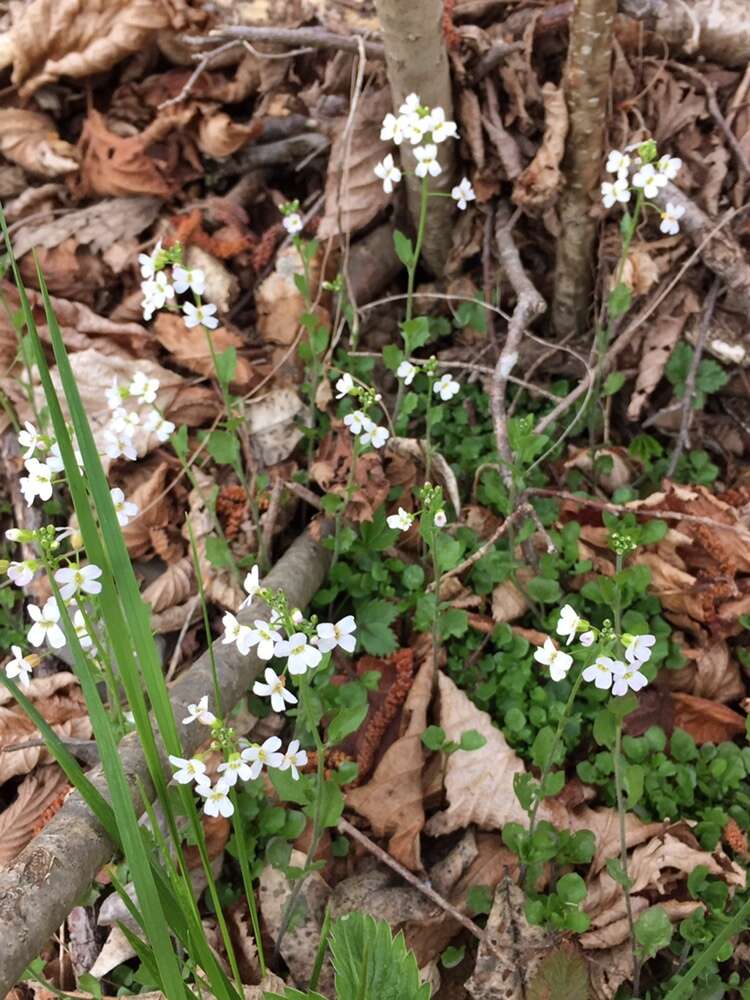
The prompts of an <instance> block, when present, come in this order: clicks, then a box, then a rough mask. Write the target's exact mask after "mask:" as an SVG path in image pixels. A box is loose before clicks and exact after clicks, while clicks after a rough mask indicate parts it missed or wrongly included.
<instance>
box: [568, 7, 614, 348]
mask: <svg viewBox="0 0 750 1000" xmlns="http://www.w3.org/2000/svg"><path fill="white" fill-rule="evenodd" d="M616 11H617V0H578V2H577V4H576V8H575V11H574V13H573V17H572V19H571V23H570V45H569V48H568V61H567V64H566V67H565V77H564V89H565V94H566V98H567V102H568V111H569V114H570V129H569V132H568V142H567V152H566V156H565V162H564V167H563V169H564V173H565V179H566V188H565V190H564V192H563V196H562V199H561V203H560V224H561V232H560V239H559V241H558V244H557V259H556V261H555V292H554V302H553V307H552V317H553V321H554V325H555V329H556V331H557V332H558V334H560V335H565V334H568V333H571V332H580V331H581V330H583V329H584V328H585V326H586V322H587V319H588V316H589V312H590V309H591V293H592V289H593V253H594V242H595V239H596V229H597V223H596V221H595V220H594V219H592V218H591V208H592V204H593V201H594V200H595V198H596V197H597V196H598V190H599V181H600V176H601V169H602V154H603V152H604V148H603V144H604V126H605V123H606V119H607V95H608V91H609V74H610V63H611V58H612V26H613V24H614V19H615V13H616Z"/></svg>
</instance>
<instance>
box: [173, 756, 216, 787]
mask: <svg viewBox="0 0 750 1000" xmlns="http://www.w3.org/2000/svg"><path fill="white" fill-rule="evenodd" d="M169 763H170V764H171V765H172V767H176V768H177V770H176V771H175V773H174V774H173V775H172V777H173V778H174V780H175V781H176V782H177V784H178V785H189V784H190V783H191V782H192V781H194V782H195V783H196V785H207V784H210V783H211V779H210V778H209V777H208V775H207V774H206V765H205V764H204V763H203V761H202V760H198V758H197V757H176V756H175V755H174V754H170V755H169Z"/></svg>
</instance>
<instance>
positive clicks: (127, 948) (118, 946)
mask: <svg viewBox="0 0 750 1000" xmlns="http://www.w3.org/2000/svg"><path fill="white" fill-rule="evenodd" d="M135 954H136V952H135V948H134V947H133V946H132V944H131V943H130V939H129V938H127V937H125V934H124V933H123V932H122V931H121V930H120V928H119V927H112V928H110V931H109V934H108V935H107V940H106V941H105V942H104V944H103V945H102V950H101V951H100V952H99V954H98V956H97V959H96V961H95V962H94V964H93V965H92V966H91V968H90V969H89V970H88V971H89V975H91V976H94V977H95V978H96V979H102V978H103V977H104V976H106V975H107V973H109V972H111V971H112V969H116V968H117V966H118V965H122V963H123V962H128V961H129V960H130V959H131V958H134V957H135Z"/></svg>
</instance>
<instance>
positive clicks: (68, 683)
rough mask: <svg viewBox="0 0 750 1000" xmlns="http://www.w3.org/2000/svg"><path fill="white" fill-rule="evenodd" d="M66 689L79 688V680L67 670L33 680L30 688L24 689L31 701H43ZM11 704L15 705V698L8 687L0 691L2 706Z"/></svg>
mask: <svg viewBox="0 0 750 1000" xmlns="http://www.w3.org/2000/svg"><path fill="white" fill-rule="evenodd" d="M66 688H78V678H77V677H76V676H75V674H71V673H68V671H67V670H61V671H60V672H59V673H57V674H50V675H49V677H34V678H32V680H31V681H30V683H29V686H28V687H27V688H24V694H25V695H26V697H27V698H30V699H31V701H41V700H42V699H44V698H51V697H52V695H54V694H56V693H57V692H58V691H61V690H64V689H66ZM10 702H13V703H14V704H15V698H14V696H13V695H12V694H11V692H10V691H9V690H8V689H7V688H6V687H3V688H2V690H0V705H7V704H9V703H10Z"/></svg>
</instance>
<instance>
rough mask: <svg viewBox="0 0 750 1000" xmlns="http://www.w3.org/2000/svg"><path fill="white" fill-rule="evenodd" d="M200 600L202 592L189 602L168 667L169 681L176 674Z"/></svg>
mask: <svg viewBox="0 0 750 1000" xmlns="http://www.w3.org/2000/svg"><path fill="white" fill-rule="evenodd" d="M198 601H200V594H194V595H193V596H192V597H191V598H190V601H189V602H188V607H187V609H186V611H185V621H184V622H183V623H182V628H181V629H180V634H179V635H178V636H177V642H176V643H175V647H174V652H173V653H172V657H171V659H170V661H169V668H168V669H167V680H168V681H171V680H172V678H173V677H174V675H175V671H176V670H177V666H178V664H179V662H180V656H181V654H182V644H183V642H184V641H185V636H186V635H187V630H188V629H189V628H190V623H191V622H192V620H193V614H194V613H195V610H196V608H197V607H198ZM198 617H200V616H198ZM196 620H197V619H196Z"/></svg>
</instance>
